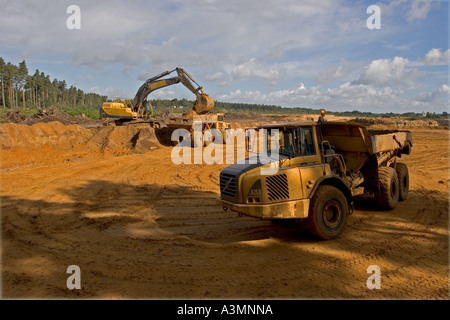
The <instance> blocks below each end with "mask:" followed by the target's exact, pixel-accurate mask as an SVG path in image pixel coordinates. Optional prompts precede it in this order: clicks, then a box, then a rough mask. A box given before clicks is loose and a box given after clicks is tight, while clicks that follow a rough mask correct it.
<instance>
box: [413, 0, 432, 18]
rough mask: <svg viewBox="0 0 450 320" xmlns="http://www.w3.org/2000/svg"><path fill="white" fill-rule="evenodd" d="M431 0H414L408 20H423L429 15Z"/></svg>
mask: <svg viewBox="0 0 450 320" xmlns="http://www.w3.org/2000/svg"><path fill="white" fill-rule="evenodd" d="M431 2H432V1H431V0H413V1H412V4H411V9H410V10H409V12H408V17H407V20H408V21H414V20H423V19H425V18H426V17H427V15H428V12H429V11H430V7H431Z"/></svg>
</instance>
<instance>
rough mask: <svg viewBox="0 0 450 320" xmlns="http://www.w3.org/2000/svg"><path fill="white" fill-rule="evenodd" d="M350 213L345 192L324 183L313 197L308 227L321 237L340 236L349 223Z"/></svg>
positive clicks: (327, 238)
mask: <svg viewBox="0 0 450 320" xmlns="http://www.w3.org/2000/svg"><path fill="white" fill-rule="evenodd" d="M348 213H349V209H348V203H347V199H346V198H345V196H344V194H343V193H342V192H341V191H340V190H339V189H337V188H335V187H333V186H328V185H322V186H320V187H319V188H318V189H317V191H316V192H315V193H314V196H313V197H312V198H311V201H310V206H309V215H308V218H307V219H306V228H307V230H308V231H309V233H311V234H312V235H313V236H315V237H318V238H320V239H324V240H331V239H335V238H338V237H339V236H340V235H341V233H342V231H343V229H344V227H345V225H346V224H347V216H348Z"/></svg>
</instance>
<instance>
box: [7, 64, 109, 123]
mask: <svg viewBox="0 0 450 320" xmlns="http://www.w3.org/2000/svg"><path fill="white" fill-rule="evenodd" d="M0 83H1V87H0V89H1V95H0V108H3V109H4V110H5V109H18V108H20V109H21V111H20V113H21V114H24V115H26V114H27V113H29V112H30V111H31V110H39V109H43V108H48V107H50V106H56V107H57V108H58V109H60V110H61V111H65V112H67V113H68V114H70V115H81V114H85V115H86V116H88V117H92V118H98V117H99V108H100V106H101V105H102V103H103V102H104V101H106V100H107V97H106V96H101V95H98V94H96V93H84V92H83V91H82V90H81V89H77V88H76V87H75V86H73V85H72V86H70V87H69V88H67V84H66V81H65V80H62V81H59V80H58V79H53V80H51V79H50V76H49V75H46V74H45V73H44V72H39V70H36V72H35V73H34V74H33V75H29V74H28V68H27V64H26V62H25V60H23V61H22V62H21V63H19V65H17V66H16V65H14V64H12V63H11V62H8V63H5V61H4V59H3V58H2V57H0ZM3 113H5V112H2V114H3Z"/></svg>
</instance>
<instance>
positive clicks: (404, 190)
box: [395, 162, 409, 201]
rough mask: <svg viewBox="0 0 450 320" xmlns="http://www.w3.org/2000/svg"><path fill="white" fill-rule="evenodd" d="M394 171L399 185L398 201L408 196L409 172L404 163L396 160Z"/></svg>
mask: <svg viewBox="0 0 450 320" xmlns="http://www.w3.org/2000/svg"><path fill="white" fill-rule="evenodd" d="M395 171H396V172H397V177H398V185H399V195H398V200H399V201H405V200H406V198H408V192H409V172H408V167H407V166H406V164H404V163H401V162H397V164H396V166H395Z"/></svg>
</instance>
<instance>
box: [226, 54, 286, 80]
mask: <svg viewBox="0 0 450 320" xmlns="http://www.w3.org/2000/svg"><path fill="white" fill-rule="evenodd" d="M285 73H286V70H284V68H283V67H281V66H280V65H278V64H274V65H267V64H265V63H263V62H261V61H259V60H257V59H256V58H251V59H250V60H248V61H246V62H244V63H241V64H239V65H237V66H235V67H234V68H233V69H232V70H231V75H232V76H233V78H234V79H237V80H240V79H254V78H260V79H266V80H272V81H277V80H280V79H281V78H283V77H284V75H285Z"/></svg>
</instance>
